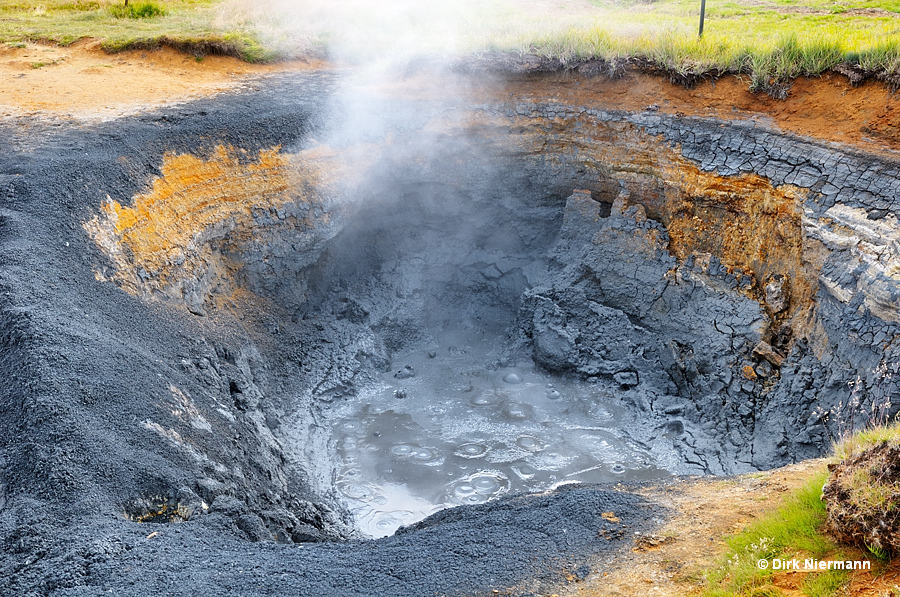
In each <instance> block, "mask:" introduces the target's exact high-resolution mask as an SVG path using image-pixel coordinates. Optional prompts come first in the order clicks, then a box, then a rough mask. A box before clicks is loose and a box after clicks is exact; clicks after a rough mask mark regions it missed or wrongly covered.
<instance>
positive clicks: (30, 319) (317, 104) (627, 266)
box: [0, 74, 900, 595]
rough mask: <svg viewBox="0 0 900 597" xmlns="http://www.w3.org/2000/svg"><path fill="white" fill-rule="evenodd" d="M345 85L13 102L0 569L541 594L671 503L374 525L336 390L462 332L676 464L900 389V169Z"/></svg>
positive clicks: (123, 583)
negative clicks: (348, 502) (899, 201)
mask: <svg viewBox="0 0 900 597" xmlns="http://www.w3.org/2000/svg"><path fill="white" fill-rule="evenodd" d="M335 90H336V79H335V78H334V77H333V76H331V75H327V74H308V75H303V76H295V77H286V78H271V79H267V80H266V81H264V82H262V83H261V84H260V91H255V92H245V93H241V94H234V95H225V96H221V97H219V98H216V99H215V100H208V101H199V102H195V103H192V104H190V105H187V106H184V107H181V108H171V109H166V110H161V111H158V112H154V113H151V114H147V115H143V116H138V117H134V118H129V119H122V120H120V121H116V122H114V123H107V124H100V125H94V126H90V127H88V126H85V127H82V128H79V127H76V126H68V125H67V126H57V125H58V124H59V123H52V122H49V123H42V122H40V121H37V120H30V121H22V122H19V123H7V124H5V125H4V134H5V135H6V136H7V138H8V139H10V140H11V141H10V143H9V145H8V146H7V148H6V149H4V153H3V154H2V155H0V243H2V244H0V255H2V258H0V369H2V370H0V375H2V379H3V383H2V385H0V546H2V547H0V549H2V554H3V556H2V557H3V559H2V561H0V592H5V593H10V594H26V595H28V594H35V595H40V594H58V595H92V594H99V593H101V592H103V591H105V590H109V589H112V590H114V591H115V592H117V593H123V594H134V595H147V594H175V595H178V594H184V595H188V594H207V593H219V594H234V595H253V594H282V593H296V594H322V595H331V594H334V595H338V594H340V595H353V594H358V595H430V594H434V593H439V594H484V593H487V592H489V591H492V590H493V589H494V588H498V589H510V590H511V591H512V592H513V594H527V593H528V592H529V591H531V592H534V591H541V590H543V589H544V588H546V587H549V586H551V585H554V584H559V583H561V582H563V579H564V578H566V576H567V574H568V573H570V572H573V571H575V570H581V571H582V572H583V571H584V568H583V566H585V565H590V566H593V565H594V564H596V563H597V562H598V561H601V560H602V559H603V558H602V557H598V556H602V555H603V554H604V553H607V552H609V551H610V550H620V549H628V548H629V547H630V545H629V542H628V535H629V533H633V532H634V531H635V530H642V529H643V528H645V527H646V526H649V525H651V524H652V523H653V521H654V518H655V517H656V516H657V515H658V512H657V511H656V509H655V507H654V506H652V505H650V504H647V503H645V502H643V501H641V500H638V499H637V498H635V497H634V496H633V495H629V494H627V493H619V492H612V491H609V490H605V489H602V488H597V487H592V486H584V487H576V488H571V487H570V488H566V487H563V488H560V489H557V490H555V491H548V492H546V493H545V494H543V495H538V496H515V495H514V496H510V497H507V498H504V499H501V500H498V501H496V502H489V503H488V504H484V505H481V506H478V507H468V506H465V507H460V508H458V509H453V510H449V511H444V512H441V513H439V514H437V515H435V516H434V517H432V518H430V519H427V520H425V521H423V522H421V523H419V524H417V525H415V526H413V527H411V528H408V529H405V530H404V531H403V532H401V533H400V534H398V535H396V536H393V537H388V538H385V539H382V540H378V541H370V542H362V541H359V535H358V533H357V531H356V530H355V529H354V528H353V526H352V524H350V517H349V516H348V515H347V513H346V512H344V511H343V509H342V507H341V505H340V502H339V501H338V500H337V499H336V496H335V495H334V493H333V488H332V485H333V483H332V481H333V479H332V476H331V473H332V472H333V471H332V470H331V462H330V461H329V460H328V458H327V456H326V455H327V454H328V450H329V449H331V444H330V442H331V441H332V438H331V437H330V434H331V431H330V430H331V428H330V427H328V425H326V424H325V422H326V421H327V420H328V419H327V417H328V413H329V409H331V408H333V406H334V405H335V404H337V403H340V402H342V401H347V400H352V399H353V398H354V396H357V395H358V394H359V393H360V392H361V391H363V390H365V389H366V388H368V387H370V386H371V384H373V383H374V381H375V380H376V379H378V376H383V375H385V374H388V372H397V373H398V374H399V373H401V372H403V371H405V370H406V369H405V367H404V366H405V365H406V364H407V363H406V362H405V360H404V359H405V357H406V355H409V354H412V353H413V352H414V351H418V352H420V353H425V352H426V351H428V350H431V347H432V346H433V345H435V343H442V342H446V338H447V337H449V336H452V335H453V334H463V335H465V336H466V337H468V338H477V339H478V342H480V343H482V344H483V345H486V346H490V347H492V349H491V351H487V352H486V353H485V354H489V358H488V357H486V358H485V361H486V362H485V363H484V367H485V368H486V369H496V368H499V367H505V366H512V365H515V364H516V363H522V362H529V363H530V362H534V363H536V364H537V365H538V366H540V367H542V368H544V369H545V370H547V371H550V372H552V373H553V374H555V375H559V376H567V377H568V378H571V379H577V380H580V381H581V382H584V383H590V384H594V385H595V386H596V387H599V388H604V389H605V390H608V392H609V393H610V394H614V395H615V396H617V399H619V400H621V402H622V404H623V405H625V407H626V408H628V409H629V410H630V412H631V414H632V415H633V417H634V420H635V421H636V423H635V424H634V425H633V426H632V427H633V428H630V429H628V430H626V431H627V433H628V434H629V435H630V437H631V438H632V439H633V440H634V441H635V442H637V443H639V444H640V445H641V446H642V449H645V450H646V451H647V453H652V454H653V456H654V458H656V459H657V461H658V462H659V463H660V464H661V466H663V467H664V468H666V469H668V470H670V471H674V472H712V473H722V472H725V473H731V472H740V471H744V470H752V469H756V468H766V467H771V466H776V465H779V464H782V463H785V462H788V461H790V460H793V459H798V458H803V457H806V456H811V455H816V454H819V453H820V452H821V451H822V450H823V449H824V448H825V447H826V445H827V443H828V438H827V433H826V430H825V428H823V426H822V423H821V419H822V417H821V413H822V412H823V411H824V410H829V409H832V408H833V407H835V406H836V405H838V404H841V403H842V401H845V400H846V397H847V396H848V394H849V388H848V386H847V382H848V381H851V380H853V379H855V378H856V376H857V375H859V376H860V379H862V380H864V381H863V382H862V383H863V385H864V386H865V390H866V391H865V392H863V396H864V399H863V404H864V407H865V404H868V403H866V402H865V401H866V400H869V401H871V400H872V399H874V397H876V396H885V395H891V394H892V393H893V392H894V387H893V386H890V387H887V386H886V385H885V384H886V382H885V381H884V379H883V378H881V379H876V378H875V377H873V376H872V375H871V374H870V372H871V371H875V370H876V367H877V365H878V364H879V363H881V362H882V361H889V362H893V360H892V358H893V354H894V351H895V350H896V349H895V348H894V338H895V337H896V326H897V323H896V322H897V321H900V316H898V315H897V308H896V296H897V292H895V290H896V289H895V286H896V283H895V281H894V269H893V267H894V265H893V264H894V260H895V257H896V256H895V254H894V250H895V248H896V247H895V245H896V241H897V239H898V238H900V233H898V228H897V224H896V219H895V218H894V217H893V215H892V214H891V213H890V211H891V210H892V209H893V206H894V204H893V195H892V194H891V193H892V190H893V189H894V186H892V185H896V179H897V176H896V173H897V167H896V164H894V163H893V162H891V161H889V160H884V159H876V158H874V157H872V156H865V155H858V154H853V153H852V152H844V153H842V152H840V151H838V150H837V149H835V148H829V147H822V146H820V145H817V144H815V143H813V142H809V141H805V140H801V139H794V138H789V137H784V136H778V135H775V134H774V133H772V132H771V131H767V130H764V129H762V128H754V127H746V126H744V125H741V124H735V125H728V126H727V127H726V126H724V125H723V123H718V122H708V121H702V120H696V121H691V122H686V119H679V118H673V117H668V116H665V115H659V114H649V115H648V114H625V113H611V112H609V113H608V112H600V111H597V110H587V109H584V108H579V107H571V106H564V105H557V104H547V103H536V102H531V103H529V104H524V103H516V102H514V101H512V100H511V101H510V102H508V103H503V102H492V103H488V104H484V103H479V102H473V101H472V100H471V99H469V100H462V99H453V100H446V101H433V100H415V99H397V98H389V99H385V98H384V97H383V96H378V95H377V94H376V95H373V96H372V97H371V98H369V97H367V96H361V95H359V94H355V95H354V94H351V95H353V97H352V98H351V99H352V101H348V100H347V98H344V100H342V101H340V102H336V103H332V102H331V98H332V97H333V96H335V94H336V91H335ZM379 97H380V99H379ZM479 101H480V100H479ZM360 104H362V105H364V106H365V110H366V111H364V112H361V113H360V112H354V113H352V114H351V113H350V112H349V111H350V110H351V109H352V108H353V106H358V105H360ZM329 106H340V108H338V114H341V113H340V110H346V111H348V112H346V113H347V114H350V115H352V116H353V118H349V117H348V118H347V119H344V120H347V121H349V124H348V125H347V126H338V125H335V124H334V123H335V122H343V120H342V119H341V118H340V117H338V118H336V117H335V113H334V112H332V111H329ZM348 156H349V157H348ZM750 171H754V172H756V174H752V175H751V174H747V173H748V172H750ZM892 180H893V182H891V181H892ZM578 189H584V191H580V192H574V193H573V191H576V190H578ZM748 198H749V199H748ZM756 221H762V222H764V223H765V225H764V226H754V222H756ZM698 222H699V224H698ZM734 222H737V224H736V225H733V223H734ZM406 399H407V400H412V399H414V396H410V397H408V398H406ZM817 413H818V414H817ZM609 512H612V515H608V516H606V517H604V513H609ZM613 518H617V519H619V521H620V522H619V523H613V522H612V519H613ZM574 576H576V577H580V576H583V574H582V573H581V572H579V573H577V574H575V575H574Z"/></svg>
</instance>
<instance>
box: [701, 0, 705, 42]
mask: <svg viewBox="0 0 900 597" xmlns="http://www.w3.org/2000/svg"><path fill="white" fill-rule="evenodd" d="M705 16H706V0H700V33H699V36H700V37H703V17H705Z"/></svg>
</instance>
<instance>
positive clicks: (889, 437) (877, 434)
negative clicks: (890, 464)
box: [834, 422, 900, 460]
mask: <svg viewBox="0 0 900 597" xmlns="http://www.w3.org/2000/svg"><path fill="white" fill-rule="evenodd" d="M883 443H888V444H891V445H894V446H897V445H900V423H898V422H894V423H891V424H888V425H878V426H875V427H869V428H867V429H864V430H862V431H858V432H856V433H854V434H853V435H851V436H849V437H847V438H845V439H843V440H841V441H840V442H838V443H837V444H835V446H834V455H835V456H837V457H838V458H840V459H841V460H845V459H847V458H852V457H853V456H857V455H859V454H860V453H862V451H863V450H865V449H866V448H870V447H872V446H877V445H879V444H883Z"/></svg>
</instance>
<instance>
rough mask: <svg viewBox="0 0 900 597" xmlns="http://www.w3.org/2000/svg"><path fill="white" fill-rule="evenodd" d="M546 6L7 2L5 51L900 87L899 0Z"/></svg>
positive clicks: (609, 0)
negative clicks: (526, 60)
mask: <svg viewBox="0 0 900 597" xmlns="http://www.w3.org/2000/svg"><path fill="white" fill-rule="evenodd" d="M550 1H551V3H553V2H555V4H556V8H554V9H544V8H542V9H540V10H537V9H535V8H534V7H533V5H532V4H531V3H529V2H527V1H526V0H510V1H508V2H500V0H496V1H494V0H484V1H481V2H475V1H474V0H471V1H469V2H466V1H463V0H459V2H454V3H440V2H431V3H428V2H423V3H422V7H421V8H420V7H418V6H415V7H413V8H410V7H409V6H407V7H406V8H405V9H403V10H405V11H406V12H403V11H400V12H399V14H395V12H392V10H393V9H394V8H396V7H393V5H392V4H391V3H390V2H387V1H386V3H385V4H384V6H382V3H366V2H362V1H360V2H355V3H354V2H348V3H346V5H345V3H329V2H326V1H325V0H321V1H320V2H318V3H317V2H310V3H309V5H310V6H309V7H307V8H303V7H304V6H305V4H304V5H302V6H301V5H295V4H292V3H290V2H286V1H284V0H267V1H265V2H259V1H254V0H158V1H144V2H135V3H133V4H131V3H130V4H129V6H128V7H125V6H124V1H123V0H45V1H43V2H40V3H34V2H24V1H23V0H0V42H6V43H15V42H22V41H35V40H44V41H50V42H55V43H60V44H69V43H72V42H73V41H75V40H77V39H80V38H82V37H94V38H100V39H102V40H103V46H104V47H105V48H107V49H108V50H110V51H116V50H122V49H126V48H132V47H136V48H147V47H154V46H155V45H160V44H165V45H171V46H173V47H176V48H179V49H190V48H193V52H194V53H195V54H200V55H202V54H203V53H209V52H219V53H225V54H233V55H237V56H240V57H242V58H244V59H246V60H251V61H260V60H270V59H274V58H278V57H288V56H293V55H296V54H298V53H300V54H303V53H307V54H309V53H323V54H325V55H328V56H332V57H336V58H339V59H342V60H349V61H359V62H364V61H370V60H373V59H376V58H382V57H390V56H394V55H397V54H400V55H404V54H408V53H409V52H411V51H416V52H422V53H431V54H434V53H441V52H447V51H452V52H457V53H470V52H474V53H479V52H490V51H501V52H522V53H536V54H538V55H541V56H545V57H551V58H556V59H559V60H560V61H562V62H563V63H564V64H568V65H574V64H576V63H578V62H580V61H583V60H590V59H603V60H607V61H610V62H613V63H621V62H624V61H625V60H626V59H631V62H632V63H634V64H637V65H638V66H641V67H651V68H657V69H661V70H663V71H665V72H668V73H670V75H671V76H672V78H673V80H677V81H680V82H682V83H690V82H693V81H696V80H697V79H699V78H703V77H715V76H719V75H722V74H726V73H731V74H736V75H740V76H745V77H746V80H747V84H748V87H749V88H750V89H751V90H753V91H766V92H769V93H772V94H773V95H779V94H782V93H783V90H784V88H785V86H786V85H787V84H789V82H790V81H791V80H792V79H794V78H796V77H799V76H817V75H819V74H821V73H823V72H825V71H827V70H829V69H833V68H835V67H836V66H838V65H841V64H844V65H849V66H852V67H853V68H854V69H856V72H857V73H859V74H860V76H866V75H872V76H881V77H882V78H883V79H885V80H887V81H888V82H890V83H892V84H896V83H897V82H900V17H898V16H897V15H900V0H848V1H841V0H770V1H767V2H759V1H756V0H724V1H722V2H712V3H710V4H709V5H708V6H707V22H706V26H705V34H704V36H703V38H698V36H697V26H698V19H699V1H698V0H656V1H635V0H590V2H589V1H588V0H581V2H580V3H579V2H578V1H577V0H573V1H564V0H550ZM388 8H391V9H392V10H388ZM303 10H306V11H307V12H303Z"/></svg>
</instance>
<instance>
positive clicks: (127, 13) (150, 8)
mask: <svg viewBox="0 0 900 597" xmlns="http://www.w3.org/2000/svg"><path fill="white" fill-rule="evenodd" d="M107 10H108V11H109V14H111V15H112V16H114V17H116V18H117V19H152V18H153V17H161V16H163V15H164V14H166V10H165V9H164V8H163V7H161V6H160V5H158V4H156V3H155V2H138V3H134V4H128V5H125V4H113V5H112V6H110V7H109V8H107Z"/></svg>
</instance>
